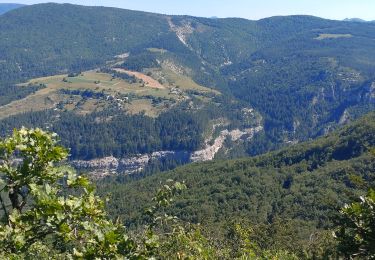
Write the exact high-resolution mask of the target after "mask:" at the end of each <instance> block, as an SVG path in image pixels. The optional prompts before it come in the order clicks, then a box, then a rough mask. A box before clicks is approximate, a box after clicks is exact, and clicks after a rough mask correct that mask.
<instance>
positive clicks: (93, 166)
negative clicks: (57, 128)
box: [71, 151, 190, 178]
mask: <svg viewBox="0 0 375 260" xmlns="http://www.w3.org/2000/svg"><path fill="white" fill-rule="evenodd" d="M189 155H190V154H189V153H188V152H184V151H177V152H175V151H159V152H153V153H151V154H139V155H135V156H130V157H125V158H120V159H118V158H115V157H113V156H110V157H105V158H100V159H93V160H88V161H84V160H76V161H71V165H72V166H73V167H74V168H76V169H77V170H81V171H89V172H90V174H91V175H93V176H95V177H97V178H102V177H105V176H107V175H111V174H118V173H120V174H136V173H139V172H142V171H143V170H144V169H145V168H146V167H147V166H148V165H149V164H150V163H152V162H154V161H161V160H164V159H170V160H178V161H185V162H189Z"/></svg>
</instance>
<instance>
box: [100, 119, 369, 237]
mask: <svg viewBox="0 0 375 260" xmlns="http://www.w3.org/2000/svg"><path fill="white" fill-rule="evenodd" d="M374 146H375V113H370V114H368V115H366V116H365V117H362V118H361V119H359V120H357V121H356V122H354V123H352V124H350V125H348V126H346V127H344V128H342V129H340V130H339V131H335V132H334V133H332V134H330V135H328V136H325V137H322V138H319V139H317V140H315V141H312V142H307V143H302V144H298V145H295V146H292V147H289V148H287V149H282V150H280V151H276V152H272V153H269V154H265V155H262V156H258V157H254V158H246V159H237V160H229V161H228V160H227V161H212V162H208V163H199V164H192V165H188V166H184V167H180V168H178V169H176V170H174V171H172V172H167V173H161V174H158V175H154V176H151V177H147V178H145V179H142V180H139V181H130V182H128V183H125V184H120V183H119V182H121V180H122V179H121V177H119V178H117V180H116V181H115V182H113V179H112V180H111V179H109V180H107V181H104V180H103V181H102V182H101V183H100V184H99V185H98V188H99V190H100V191H101V192H102V193H107V192H108V190H111V201H110V203H109V209H110V211H111V212H112V216H114V217H117V216H120V217H121V219H122V220H124V221H125V223H126V224H128V225H129V226H133V225H135V224H137V223H139V222H140V221H141V219H139V216H140V215H141V214H142V212H143V210H144V208H145V207H147V205H148V204H147V203H148V202H147V201H148V199H149V197H150V196H151V194H152V193H153V192H154V190H155V189H156V188H157V187H158V186H159V185H160V183H163V182H165V181H166V180H168V179H173V180H178V181H185V183H186V185H187V186H188V190H187V191H186V192H185V193H184V194H183V195H182V196H181V197H180V198H178V199H177V200H176V203H175V204H174V206H173V207H172V208H171V212H173V213H174V214H177V215H178V216H179V217H181V218H182V219H184V220H188V221H191V222H193V223H202V224H203V225H204V226H205V227H209V228H211V229H213V230H216V231H217V230H221V231H223V229H225V223H228V222H230V223H232V222H236V221H239V222H241V221H243V220H246V221H248V222H250V223H252V224H253V225H255V224H259V223H273V222H274V221H280V219H281V220H284V221H287V220H288V221H294V222H295V225H298V227H299V230H298V233H296V234H295V236H296V237H299V236H300V235H301V236H302V237H303V236H304V235H303V233H304V232H306V233H305V235H306V234H307V236H309V235H308V234H311V232H313V230H316V229H326V228H330V227H332V226H333V225H334V220H335V216H336V214H337V213H338V211H337V210H338V209H339V208H341V207H343V205H344V204H345V203H347V202H348V201H350V200H352V199H354V198H356V197H358V196H359V195H361V194H364V193H365V192H366V190H367V188H368V187H371V186H374V185H375V158H374V155H373V154H371V153H370V152H369V151H370V150H371V149H373V148H374ZM297 223H298V224H297ZM309 232H310V233H309ZM303 239H306V240H308V237H304V238H303Z"/></svg>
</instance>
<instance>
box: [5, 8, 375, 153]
mask: <svg viewBox="0 0 375 260" xmlns="http://www.w3.org/2000/svg"><path fill="white" fill-rule="evenodd" d="M374 35H375V25H374V24H373V23H356V22H343V21H332V20H326V19H321V18H318V17H313V16H300V15H297V16H286V17H281V16H279V17H271V18H267V19H262V20H259V21H250V20H246V19H239V18H226V19H220V18H218V19H210V18H201V17H192V16H172V15H161V14H155V13H147V12H139V11H130V10H124V9H116V8H105V7H88V6H77V5H71V4H38V5H32V6H26V7H23V8H19V9H16V10H14V11H12V12H8V13H6V14H4V15H2V16H0V53H1V54H2V56H1V59H0V88H7V89H11V87H9V86H10V85H12V84H15V83H24V82H28V81H29V80H30V79H32V78H39V77H43V76H53V75H56V74H60V75H61V74H62V75H68V74H73V75H80V73H81V72H85V71H91V70H102V71H104V72H108V73H110V75H107V76H109V78H111V76H114V74H115V73H114V72H113V70H112V69H113V68H115V69H117V70H120V71H121V70H122V71H133V72H134V71H136V72H139V73H142V74H143V75H144V76H146V77H148V76H150V77H153V78H154V80H156V81H159V80H160V82H161V83H160V82H159V83H160V84H165V85H166V89H168V88H170V90H171V91H170V92H171V93H168V92H166V93H164V95H163V97H164V99H165V100H163V99H162V97H161V95H160V94H156V96H152V95H148V98H149V101H148V102H149V103H147V104H148V107H146V109H147V112H149V111H151V110H153V109H155V108H157V109H158V111H159V112H160V111H162V112H166V110H168V112H170V113H172V114H170V115H168V117H166V118H169V116H171V117H172V116H173V117H176V115H174V114H173V113H174V112H175V111H174V109H179V110H181V111H179V113H177V114H178V115H181V113H182V112H183V113H182V114H183V115H184V122H181V123H182V124H181V129H189V128H185V125H187V126H189V127H190V126H191V125H192V124H197V125H196V126H194V127H193V129H190V130H193V131H194V134H193V135H190V137H192V136H193V137H194V138H191V139H189V141H186V140H184V138H182V136H181V135H180V134H178V133H176V129H177V128H176V127H173V129H168V131H171V132H173V134H176V136H178V138H179V142H175V140H173V138H168V141H167V142H165V141H166V139H167V136H169V135H171V133H169V132H168V131H167V130H163V129H164V126H163V127H160V125H159V124H156V126H157V127H158V129H161V130H162V131H163V134H165V140H162V142H159V141H156V139H154V138H152V139H153V141H154V144H153V146H150V145H149V142H145V140H148V139H149V138H150V134H148V135H146V134H145V133H143V134H140V135H135V136H137V137H139V140H138V141H137V142H138V143H137V144H136V145H134V146H133V143H132V141H131V140H128V139H126V136H121V138H123V139H120V140H119V139H118V134H115V133H114V131H113V130H111V128H110V127H109V124H106V122H105V120H102V119H101V118H100V117H101V116H98V117H99V119H96V118H95V116H92V113H93V112H94V111H95V109H93V107H96V105H95V106H94V105H93V104H92V103H95V102H97V103H96V104H99V103H100V102H104V101H105V100H104V101H103V100H101V98H102V97H103V96H105V95H104V94H103V93H100V89H101V87H102V88H103V86H104V84H105V83H103V84H101V83H100V80H99V81H98V80H94V81H92V82H91V83H92V84H93V85H94V87H92V86H91V88H92V90H91V91H92V92H90V96H89V97H88V96H85V95H86V94H87V93H86V94H84V93H83V92H82V91H81V92H79V91H78V92H76V94H75V95H73V94H70V95H68V96H66V95H67V94H66V93H71V92H69V91H66V89H63V90H65V92H64V93H65V94H64V95H65V96H61V95H62V93H61V92H59V93H57V94H56V95H60V96H58V99H53V96H47V97H45V99H43V100H42V101H41V102H33V100H34V101H35V99H33V98H35V95H34V96H33V91H23V92H22V93H24V94H23V95H21V96H22V97H23V98H24V99H23V100H15V99H17V97H19V95H16V94H15V92H16V89H17V88H13V92H12V93H11V91H3V92H2V93H8V94H9V97H8V98H3V100H5V101H3V102H5V103H6V102H9V101H10V102H13V101H14V102H13V104H12V105H13V108H15V109H13V111H11V112H12V113H8V112H7V111H9V110H8V109H9V107H10V106H9V105H8V104H4V105H3V106H1V107H0V114H1V116H2V118H5V119H4V120H2V122H4V124H5V125H7V126H4V129H5V130H4V131H7V130H8V128H7V127H10V126H12V127H13V126H14V127H17V126H18V125H22V124H26V123H28V125H32V123H35V122H39V124H44V123H46V122H44V119H45V117H43V116H42V114H43V113H36V111H37V110H39V111H40V110H41V108H48V109H52V110H53V109H56V111H58V113H60V114H59V115H60V117H59V118H60V119H59V120H55V121H57V122H56V123H55V124H54V126H55V127H57V126H56V125H60V126H61V128H59V129H54V130H55V131H57V132H59V131H60V133H61V136H64V137H67V138H71V140H69V142H66V143H68V144H69V145H72V146H74V147H73V148H74V149H75V150H74V151H76V153H73V154H76V155H77V156H76V158H73V159H92V158H97V157H107V156H111V155H114V154H118V155H120V156H123V155H128V153H129V152H128V151H129V150H128V149H125V148H122V149H120V148H118V147H119V146H123V145H125V146H126V145H127V144H128V143H127V141H129V147H130V146H131V147H132V149H131V152H132V153H133V154H135V155H136V154H139V153H152V152H156V151H159V150H157V149H160V150H164V149H168V150H169V149H172V148H173V149H179V148H181V147H185V146H186V145H187V144H189V143H190V142H191V141H192V139H194V140H195V139H197V138H196V137H197V136H198V137H199V138H198V139H197V140H196V142H195V143H194V150H205V147H207V148H210V147H211V145H212V144H213V143H214V142H215V140H216V139H217V138H218V137H220V135H221V134H220V133H221V132H222V131H225V130H228V132H233V131H235V130H237V129H238V130H239V133H241V132H246V131H244V130H245V129H249V128H251V127H252V124H253V123H254V122H253V121H252V120H253V119H252V118H249V117H247V116H245V114H246V113H247V112H246V111H254V112H255V114H257V115H258V114H259V115H260V117H259V118H261V122H260V124H259V126H262V129H263V130H262V131H260V132H258V133H256V135H255V137H254V138H252V139H251V140H250V139H249V138H242V139H243V140H242V139H241V140H240V142H237V140H238V139H237V138H229V137H228V136H229V135H225V136H226V137H225V138H224V135H223V136H222V138H220V140H221V141H220V144H221V143H223V144H225V145H223V146H221V145H220V146H221V148H220V150H219V151H216V148H215V147H216V146H214V149H213V150H214V151H215V158H235V157H238V156H246V155H256V154H260V153H263V152H267V151H269V150H271V149H276V148H278V147H281V146H285V145H290V144H294V143H298V142H301V141H304V140H309V139H311V138H316V137H318V136H321V135H324V134H327V133H329V132H331V131H332V130H334V129H335V128H337V127H338V126H340V125H344V124H347V123H348V122H350V121H352V120H354V119H355V118H357V117H359V116H361V115H363V114H364V113H366V112H368V111H371V110H373V109H374V108H375V73H374V69H373V68H374V67H375V51H374V50H375V41H374ZM147 74H148V76H147ZM168 75H169V81H168ZM171 75H173V77H178V78H179V79H181V78H183V79H184V80H183V81H181V80H176V78H173V79H171V77H170V76H171ZM176 75H177V76H176ZM117 76H118V75H117ZM61 77H62V80H60V81H58V82H57V83H56V84H58V85H59V86H57V87H56V88H60V89H61V88H67V86H69V81H70V79H69V77H67V78H65V81H64V79H63V78H64V76H61ZM122 77H124V75H122ZM55 78H56V77H55ZM57 78H58V77H57ZM71 78H74V77H71ZM78 78H79V77H78ZM74 80H77V78H76V79H74ZM79 80H82V78H81V79H79ZM86 80H87V79H86ZM126 80H127V81H129V80H130V81H134V79H129V77H128V78H127V79H126ZM135 81H137V80H136V79H135ZM33 82H37V83H40V84H41V82H40V81H38V80H37V79H35V80H33ZM95 82H96V83H95ZM109 82H111V81H110V80H109ZM65 83H66V85H64V84H65ZM138 83H139V85H140V88H141V87H142V83H140V82H138ZM191 83H195V85H200V86H203V87H206V89H209V88H210V89H212V90H215V91H219V92H220V93H222V96H220V97H215V98H214V100H215V101H212V99H210V98H212V97H210V96H205V97H202V96H201V97H200V99H199V100H196V101H197V102H198V103H194V102H193V103H192V104H191V103H190V104H189V100H185V101H184V102H183V103H179V104H180V105H181V106H174V103H173V102H172V101H171V100H170V96H171V95H175V94H173V93H177V96H178V92H179V88H180V89H183V88H184V87H185V84H191ZM61 84H63V85H62V86H61ZM42 85H43V84H42ZM72 85H74V84H70V86H72ZM95 85H97V86H95ZM193 85H194V84H193ZM34 87H35V88H36V87H38V86H34ZM39 87H43V86H39ZM133 87H134V86H133ZM178 87H179V88H178ZM56 88H55V89H56ZM133 89H134V88H133ZM103 90H104V91H105V90H108V89H103ZM48 91H51V88H50V87H47V88H46V89H43V90H41V92H42V93H44V95H45V93H51V92H48ZM137 91H138V90H137ZM141 91H142V90H139V92H138V93H142V92H141ZM172 92H173V93H172ZM54 93H55V92H54ZM153 93H154V92H153ZM106 94H108V93H106ZM122 94H123V93H122ZM25 95H26V97H25ZM36 95H37V94H36ZM82 95H83V96H82ZM40 96H41V95H39V96H37V98H38V97H39V98H40ZM146 96H147V95H146ZM188 96H189V97H196V95H195V92H194V91H193V90H192V89H189V93H188ZM66 98H71V99H72V100H71V102H73V101H74V100H73V99H74V98H77V99H78V98H79V99H80V100H83V101H82V102H84V101H85V102H86V106H83V105H82V102H77V103H75V104H77V106H76V107H75V106H71V107H70V109H71V110H74V109H75V108H77V109H76V110H74V111H73V112H74V113H75V116H70V114H64V113H67V112H66V111H65V110H64V109H65V107H69V105H71V104H63V103H61V102H65V100H66ZM123 98H124V100H125V98H130V97H128V96H126V97H123ZM132 98H134V99H138V102H134V103H133V105H134V106H133V107H136V106H137V105H139V103H140V101H139V96H134V93H133V97H132ZM102 99H103V98H102ZM144 99H145V98H143V100H141V101H142V102H143V103H142V102H141V103H142V104H143V105H144V104H145V100H144ZM182 99H183V95H181V98H180V100H182ZM114 100H116V98H115V99H114ZM202 100H203V101H204V100H206V101H207V100H211V101H210V102H207V103H205V105H207V104H208V105H212V106H211V107H210V108H209V109H208V111H207V110H205V112H204V113H207V114H205V115H203V114H204V113H203V112H202V109H201V108H202V104H199V102H201V101H202ZM39 101H40V99H39ZM22 102H25V103H22ZM90 102H91V103H90ZM19 103H22V105H23V107H28V108H31V109H30V110H31V111H34V112H30V115H29V118H33V120H34V121H32V122H30V120H31V119H30V120H29V121H28V122H25V120H28V119H26V117H25V115H22V113H20V111H21V112H22V110H20V109H19V108H20V106H19ZM106 103H108V102H106ZM41 104H43V105H45V106H41ZM90 104H91V105H90ZM214 104H215V106H214ZM120 105H121V104H120ZM118 106H119V105H118ZM17 108H18V109H17ZM34 108H35V109H34ZM171 108H173V109H171ZM206 108H207V106H206ZM169 110H172V111H173V112H171V111H169ZM135 111H136V112H138V113H140V114H141V113H142V111H143V109H139V107H137V109H135ZM68 112H69V111H68ZM223 112H224V113H223ZM226 112H228V113H226ZM116 113H117V112H113V111H105V112H102V114H104V115H106V116H107V117H108V118H113V117H114V116H115V118H116V116H118V114H116ZM150 114H151V113H148V115H150ZM94 115H96V114H95V113H94ZM159 115H164V113H155V114H154V116H155V117H158V116H159ZM193 115H194V118H195V119H196V120H191V119H189V117H191V116H193ZM33 116H35V117H41V118H42V120H40V118H39V120H36V118H34V117H33ZM185 116H186V117H185ZM176 118H179V117H176ZM203 118H204V119H205V120H203ZM51 120H52V119H51ZM63 120H66V121H63ZM69 120H73V121H74V122H70V121H69ZM143 120H146V122H149V121H152V120H153V119H150V118H147V113H146V115H145V118H142V120H141V121H142V122H144V121H143ZM168 120H169V119H168ZM68 121H69V123H72V124H73V125H80V124H83V125H82V126H80V127H79V128H77V135H76V136H72V135H70V134H71V133H70V132H69V129H67V127H66V126H67V125H68ZM156 121H157V120H156ZM115 122H116V121H115ZM189 122H191V123H189ZM217 122H220V124H219V126H218V128H215V127H214V126H215V125H217V124H218V123H217ZM48 123H49V124H52V123H53V122H52V123H51V122H48ZM112 123H113V122H111V124H112ZM137 123H138V122H137ZM148 124H149V123H147V124H146V125H148ZM139 125H140V126H142V127H143V124H139ZM198 125H199V127H198ZM38 126H40V125H38ZM102 127H103V128H104V129H105V130H103V129H102V130H101V131H105V132H106V133H107V135H106V136H105V138H106V140H108V142H105V143H102V142H101V140H98V139H97V138H96V137H97V136H96V134H95V133H96V132H97V131H96V130H94V129H97V128H102ZM123 127H125V124H124V125H122V126H119V127H118V129H116V130H119V132H120V133H122V132H124V131H123V130H124V129H123ZM84 129H93V130H92V131H83V130H84ZM154 130H155V129H150V131H149V132H152V133H154V134H155V131H154ZM173 130H174V131H173ZM158 131H159V130H158ZM78 132H79V134H78ZM137 132H139V130H137V131H134V133H137ZM156 136H157V134H156ZM73 137H74V139H73ZM86 137H87V139H86ZM208 137H212V139H211V140H208ZM82 140H90V141H82ZM103 140H104V139H103ZM65 141H66V140H65ZM78 141H79V142H82V143H79V142H78ZM206 141H207V142H206ZM212 142H213V143H212ZM163 143H164V144H165V143H167V144H168V145H167V147H160V146H163V145H161V144H163ZM107 144H109V146H107ZM181 144H183V145H182V146H181ZM100 146H104V147H102V148H98V147H100ZM95 150H97V151H95ZM77 157H78V158H77ZM210 157H211V156H210Z"/></svg>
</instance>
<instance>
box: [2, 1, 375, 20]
mask: <svg viewBox="0 0 375 260" xmlns="http://www.w3.org/2000/svg"><path fill="white" fill-rule="evenodd" d="M10 1H11V0H6V1H2V0H0V3H7V2H8V3H9V2H10ZM14 1H15V2H18V3H22V4H34V3H42V2H51V0H50V1H38V0H18V1H16V0H14ZM52 1H53V0H52ZM54 2H59V3H64V2H70V3H74V4H81V5H100V6H113V7H120V8H126V9H133V10H143V11H151V12H156V13H165V14H188V15H194V16H205V17H211V16H218V17H243V18H247V19H260V18H264V17H269V16H274V15H292V14H309V15H315V16H319V17H323V18H330V19H337V20H341V19H344V18H347V17H358V18H362V19H365V20H375V0H101V1H99V0H64V1H58V0H56V1H54Z"/></svg>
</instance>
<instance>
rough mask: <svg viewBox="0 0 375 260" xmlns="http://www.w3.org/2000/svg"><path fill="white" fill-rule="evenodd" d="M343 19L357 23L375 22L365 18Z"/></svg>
mask: <svg viewBox="0 0 375 260" xmlns="http://www.w3.org/2000/svg"><path fill="white" fill-rule="evenodd" d="M343 21H345V22H358V23H374V22H375V20H373V21H367V20H363V19H361V18H345V19H344V20H343Z"/></svg>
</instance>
